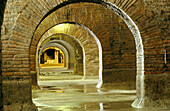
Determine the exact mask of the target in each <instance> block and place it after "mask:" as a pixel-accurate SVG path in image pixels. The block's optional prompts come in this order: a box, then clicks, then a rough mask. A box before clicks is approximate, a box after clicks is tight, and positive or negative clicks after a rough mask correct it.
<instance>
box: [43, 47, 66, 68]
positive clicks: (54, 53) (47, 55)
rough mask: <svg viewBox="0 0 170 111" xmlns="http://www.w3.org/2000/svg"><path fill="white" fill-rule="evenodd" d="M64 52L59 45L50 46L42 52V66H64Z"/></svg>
mask: <svg viewBox="0 0 170 111" xmlns="http://www.w3.org/2000/svg"><path fill="white" fill-rule="evenodd" d="M64 59H65V56H64V53H63V51H62V50H61V49H59V48H57V47H48V48H46V49H44V50H43V51H42V52H41V54H40V67H41V68H42V67H55V68H59V67H64V65H65V64H64Z"/></svg>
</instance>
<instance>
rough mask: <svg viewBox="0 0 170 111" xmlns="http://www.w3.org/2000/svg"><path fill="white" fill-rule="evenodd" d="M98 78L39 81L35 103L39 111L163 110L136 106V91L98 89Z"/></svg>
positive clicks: (35, 91)
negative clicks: (132, 104) (134, 106)
mask: <svg viewBox="0 0 170 111" xmlns="http://www.w3.org/2000/svg"><path fill="white" fill-rule="evenodd" d="M96 84H97V80H95V79H89V80H55V81H39V85H40V87H41V90H33V102H34V103H35V105H36V106H37V107H38V110H39V111H157V110H158V111H160V110H159V109H157V110H156V109H152V110H151V109H135V108H132V107H131V103H132V102H133V101H134V100H135V97H136V91H135V90H115V89H114V90H113V89H111V88H109V89H108V88H101V89H100V90H99V89H97V88H96Z"/></svg>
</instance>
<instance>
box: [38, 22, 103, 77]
mask: <svg viewBox="0 0 170 111" xmlns="http://www.w3.org/2000/svg"><path fill="white" fill-rule="evenodd" d="M63 27H64V28H63ZM66 27H67V28H69V29H73V28H75V31H73V32H68V31H66V30H68V29H67V28H66ZM62 28H63V29H62ZM57 29H59V30H57ZM77 29H79V30H82V33H83V34H82V36H79V35H76V30H77ZM84 32H85V33H86V34H85V33H84ZM56 33H58V34H65V35H69V36H71V37H73V38H75V39H76V40H77V41H78V42H79V44H81V46H82V47H83V50H84V51H83V52H84V57H83V59H84V77H85V76H92V75H96V74H97V75H98V70H99V69H98V67H99V65H98V64H96V63H98V61H99V59H98V55H99V52H98V46H97V44H96V43H95V40H94V39H93V36H92V35H91V34H90V33H89V32H88V31H86V30H85V29H84V28H83V27H81V26H80V25H76V24H69V23H67V24H59V25H56V26H54V27H52V28H51V29H50V30H48V31H47V32H46V33H45V34H44V35H43V36H42V37H41V39H40V41H44V40H45V39H47V38H48V37H50V36H52V35H55V34H56ZM89 38H90V39H91V40H92V41H93V44H92V45H90V43H88V42H86V41H87V40H88V39H89ZM40 43H41V42H39V44H38V45H37V50H38V47H39V46H40V45H41V44H40ZM89 49H91V51H89ZM86 53H91V54H92V55H91V56H88V57H86V55H87V54H86ZM101 54H102V53H101ZM93 58H95V59H96V60H94V59H93ZM91 60H93V61H91ZM93 63H94V64H93ZM92 66H93V67H92ZM87 67H88V69H87ZM94 69H96V70H95V72H94V71H93V72H92V70H94ZM89 74H91V75H89Z"/></svg>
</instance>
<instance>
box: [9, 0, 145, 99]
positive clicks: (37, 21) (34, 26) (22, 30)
mask: <svg viewBox="0 0 170 111" xmlns="http://www.w3.org/2000/svg"><path fill="white" fill-rule="evenodd" d="M33 2H34V1H33ZM36 2H37V1H36ZM113 3H114V1H113ZM58 4H60V3H58ZM58 4H56V5H58ZM30 5H32V4H30ZM54 6H55V5H54ZM52 8H53V7H52ZM52 8H49V9H48V8H47V10H50V9H52ZM24 10H25V9H24ZM121 13H122V12H121ZM24 14H27V13H25V12H24ZM44 15H45V14H44ZM44 15H43V14H42V15H38V16H37V18H38V19H41V18H43V16H44ZM33 16H34V15H33ZM35 16H36V14H35ZM22 17H23V18H24V15H22V14H20V15H19V16H18V21H16V23H17V22H19V19H20V18H21V20H22V19H23V18H22ZM30 21H31V19H30ZM35 21H36V22H35V24H34V23H33V24H32V25H33V26H32V27H33V28H32V29H33V30H30V31H28V32H27V33H28V34H29V35H27V34H24V35H25V37H26V38H28V39H29V40H28V42H29V43H30V42H31V41H30V35H31V36H32V34H33V32H34V29H36V26H37V24H38V23H39V22H40V21H39V20H35ZM17 25H18V24H16V25H15V26H14V29H15V28H16V29H18V30H20V31H21V32H22V33H25V31H24V29H20V28H17V27H19V26H20V25H19V26H17ZM133 25H134V24H132V26H133ZM27 26H30V24H29V22H28V24H27V25H26V26H25V28H27ZM12 34H13V33H12ZM14 36H15V34H14ZM14 36H13V37H14ZM27 48H28V47H27ZM27 51H28V50H27ZM31 56H32V55H31ZM140 72H141V71H140ZM142 74H143V73H142ZM141 77H142V76H141ZM140 91H141V90H140ZM142 94H143V93H142ZM139 97H141V95H140V94H139ZM142 97H143V96H142Z"/></svg>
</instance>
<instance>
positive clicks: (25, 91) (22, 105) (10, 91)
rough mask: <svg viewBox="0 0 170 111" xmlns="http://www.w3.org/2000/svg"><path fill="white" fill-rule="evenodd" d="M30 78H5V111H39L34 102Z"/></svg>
mask: <svg viewBox="0 0 170 111" xmlns="http://www.w3.org/2000/svg"><path fill="white" fill-rule="evenodd" d="M31 86H32V84H31V79H30V76H4V77H3V85H2V89H3V107H4V108H3V110H4V111H37V108H36V106H35V105H34V104H33V102H32V90H31Z"/></svg>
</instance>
